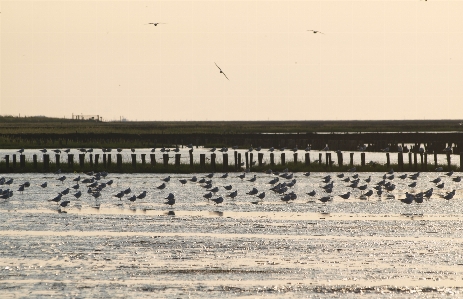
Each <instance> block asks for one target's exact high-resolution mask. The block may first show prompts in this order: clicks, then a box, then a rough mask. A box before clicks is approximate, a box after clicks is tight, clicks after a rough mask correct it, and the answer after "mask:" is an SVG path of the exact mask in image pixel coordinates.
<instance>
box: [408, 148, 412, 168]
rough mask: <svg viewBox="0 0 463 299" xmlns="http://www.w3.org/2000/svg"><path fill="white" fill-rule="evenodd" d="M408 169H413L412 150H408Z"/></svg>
mask: <svg viewBox="0 0 463 299" xmlns="http://www.w3.org/2000/svg"><path fill="white" fill-rule="evenodd" d="M408 170H412V152H408Z"/></svg>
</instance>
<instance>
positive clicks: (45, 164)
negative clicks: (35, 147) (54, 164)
mask: <svg viewBox="0 0 463 299" xmlns="http://www.w3.org/2000/svg"><path fill="white" fill-rule="evenodd" d="M43 169H44V170H45V171H48V169H50V156H49V155H48V154H43Z"/></svg>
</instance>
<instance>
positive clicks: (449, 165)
mask: <svg viewBox="0 0 463 299" xmlns="http://www.w3.org/2000/svg"><path fill="white" fill-rule="evenodd" d="M450 163H451V161H450V153H449V152H447V167H448V170H449V171H451V170H452V165H451V164H450Z"/></svg>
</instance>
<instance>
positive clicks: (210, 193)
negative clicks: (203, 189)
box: [203, 192, 212, 200]
mask: <svg viewBox="0 0 463 299" xmlns="http://www.w3.org/2000/svg"><path fill="white" fill-rule="evenodd" d="M203 197H204V198H206V199H207V200H209V199H211V198H212V192H209V193H206V194H204V195H203Z"/></svg>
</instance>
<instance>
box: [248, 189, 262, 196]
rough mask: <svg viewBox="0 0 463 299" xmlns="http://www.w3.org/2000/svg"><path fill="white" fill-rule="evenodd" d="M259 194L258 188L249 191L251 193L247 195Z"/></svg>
mask: <svg viewBox="0 0 463 299" xmlns="http://www.w3.org/2000/svg"><path fill="white" fill-rule="evenodd" d="M257 193H259V191H258V190H257V189H256V188H252V190H251V191H249V192H248V193H246V194H248V195H256V194H257Z"/></svg>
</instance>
